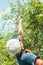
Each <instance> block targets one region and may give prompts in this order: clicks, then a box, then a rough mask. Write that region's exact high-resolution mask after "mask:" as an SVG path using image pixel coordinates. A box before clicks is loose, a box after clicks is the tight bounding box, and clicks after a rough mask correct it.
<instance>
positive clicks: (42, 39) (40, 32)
mask: <svg viewBox="0 0 43 65" xmlns="http://www.w3.org/2000/svg"><path fill="white" fill-rule="evenodd" d="M23 2H24V0H23ZM10 6H11V11H10V13H9V14H8V13H7V14H4V15H1V18H2V19H4V20H6V21H8V20H10V23H9V24H13V23H11V21H12V22H13V21H14V20H15V21H16V25H18V18H19V16H20V17H21V18H22V19H23V23H22V26H23V31H24V34H23V35H24V39H23V43H24V47H25V48H28V49H31V50H32V52H33V53H35V54H37V55H39V56H40V57H41V59H43V3H41V2H40V0H31V1H28V2H27V3H24V4H21V3H20V0H18V1H17V4H15V3H14V2H11V3H10ZM5 24H6V23H5ZM5 24H4V26H5ZM4 26H3V27H4ZM3 27H2V28H3ZM17 31H18V30H15V31H13V33H10V32H9V33H8V34H7V35H6V36H4V35H2V34H0V65H18V62H17V59H16V57H13V56H12V55H10V54H9V53H8V51H7V50H6V43H7V41H8V40H9V39H10V38H11V37H12V35H14V34H17Z"/></svg>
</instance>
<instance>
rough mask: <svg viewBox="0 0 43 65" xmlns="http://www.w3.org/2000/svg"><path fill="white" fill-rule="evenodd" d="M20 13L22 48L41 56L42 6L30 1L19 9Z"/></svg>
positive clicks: (42, 32) (36, 0)
mask: <svg viewBox="0 0 43 65" xmlns="http://www.w3.org/2000/svg"><path fill="white" fill-rule="evenodd" d="M21 12H22V15H21V17H22V18H23V30H24V34H25V35H24V40H23V42H24V46H25V48H29V49H31V50H32V51H33V52H34V53H36V54H38V55H39V56H40V55H42V54H43V4H42V3H41V2H40V1H38V0H32V1H31V2H28V3H27V4H24V6H23V7H21ZM42 57H43V56H42Z"/></svg>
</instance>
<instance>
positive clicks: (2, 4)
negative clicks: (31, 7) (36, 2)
mask: <svg viewBox="0 0 43 65" xmlns="http://www.w3.org/2000/svg"><path fill="white" fill-rule="evenodd" d="M12 1H13V2H15V1H16V0H0V14H1V11H2V10H3V9H8V8H10V4H9V2H12ZM20 1H21V0H20ZM41 1H42V2H43V0H41ZM25 2H26V0H25ZM4 22H6V21H5V20H3V19H0V29H1V28H2V25H3V24H4ZM6 25H7V24H6ZM13 28H15V27H13ZM6 29H8V26H7V27H5V30H6ZM3 32H4V31H3Z"/></svg>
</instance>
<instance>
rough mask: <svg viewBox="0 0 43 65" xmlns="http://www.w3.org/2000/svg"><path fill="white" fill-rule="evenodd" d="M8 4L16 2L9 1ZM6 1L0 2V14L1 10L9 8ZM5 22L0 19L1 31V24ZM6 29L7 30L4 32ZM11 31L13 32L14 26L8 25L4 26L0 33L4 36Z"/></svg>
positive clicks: (1, 0) (0, 27)
mask: <svg viewBox="0 0 43 65" xmlns="http://www.w3.org/2000/svg"><path fill="white" fill-rule="evenodd" d="M9 1H10V2H12V1H13V2H15V1H16V0H9ZM9 1H8V0H0V14H1V13H2V10H3V9H9V8H10V4H9ZM5 22H7V21H5V20H3V19H1V18H0V30H1V29H2V26H3V24H4V23H5ZM6 29H7V30H6ZM11 29H12V31H13V29H16V26H15V24H10V25H8V23H7V24H6V25H5V28H4V29H3V30H2V31H0V33H4V35H6V33H8V31H10V32H11Z"/></svg>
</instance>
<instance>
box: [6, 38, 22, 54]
mask: <svg viewBox="0 0 43 65" xmlns="http://www.w3.org/2000/svg"><path fill="white" fill-rule="evenodd" d="M6 49H7V50H8V51H9V52H10V53H11V54H12V55H16V54H17V53H20V51H21V46H20V43H19V40H18V39H10V40H9V41H8V42H7V44H6Z"/></svg>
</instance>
